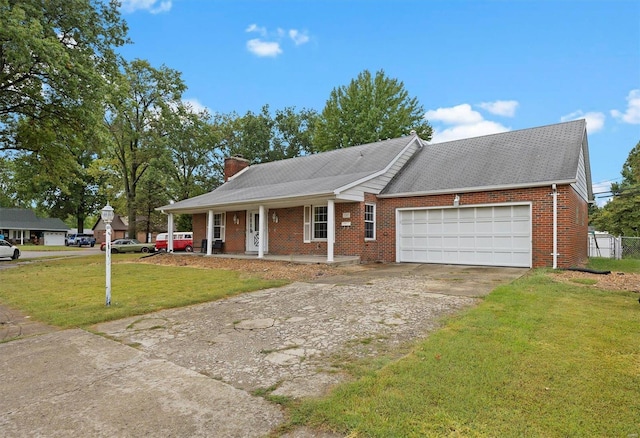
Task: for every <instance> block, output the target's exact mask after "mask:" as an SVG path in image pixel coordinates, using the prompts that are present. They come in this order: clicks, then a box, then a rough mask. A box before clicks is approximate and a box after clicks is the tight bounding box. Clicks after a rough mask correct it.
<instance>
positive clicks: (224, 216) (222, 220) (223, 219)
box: [220, 213, 227, 242]
mask: <svg viewBox="0 0 640 438" xmlns="http://www.w3.org/2000/svg"><path fill="white" fill-rule="evenodd" d="M226 225H227V213H221V214H220V240H222V241H223V242H224V230H225V228H226Z"/></svg>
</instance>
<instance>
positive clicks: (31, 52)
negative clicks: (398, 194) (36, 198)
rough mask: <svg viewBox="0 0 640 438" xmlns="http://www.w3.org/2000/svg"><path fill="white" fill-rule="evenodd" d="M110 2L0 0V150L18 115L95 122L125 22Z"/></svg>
mask: <svg viewBox="0 0 640 438" xmlns="http://www.w3.org/2000/svg"><path fill="white" fill-rule="evenodd" d="M118 5H119V3H118V2H117V1H115V0H114V1H108V2H106V3H105V2H104V1H101V0H47V1H41V0H0V150H10V149H16V148H19V147H24V144H23V145H22V146H20V145H17V144H16V142H15V140H16V130H17V129H18V123H19V122H20V121H21V120H24V119H27V120H29V123H31V124H33V125H37V124H40V123H42V122H43V121H48V123H49V125H50V126H53V125H55V126H59V127H62V126H72V127H74V128H75V129H76V130H82V129H84V128H85V127H87V126H91V125H93V124H95V123H96V121H99V120H100V117H101V115H100V114H101V111H102V103H103V96H104V92H105V87H104V86H105V77H106V76H107V74H108V72H109V71H111V70H112V69H113V68H115V67H116V66H117V61H118V58H119V57H118V55H117V54H116V53H115V52H114V48H115V47H118V46H121V45H123V44H124V43H125V42H127V40H126V32H127V27H126V24H125V23H124V21H122V19H121V17H120V14H119V12H118Z"/></svg>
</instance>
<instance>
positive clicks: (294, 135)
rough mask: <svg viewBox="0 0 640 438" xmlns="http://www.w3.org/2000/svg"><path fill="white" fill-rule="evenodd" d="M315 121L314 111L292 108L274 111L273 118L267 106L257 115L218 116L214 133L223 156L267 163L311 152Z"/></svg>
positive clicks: (248, 113) (250, 113)
mask: <svg viewBox="0 0 640 438" xmlns="http://www.w3.org/2000/svg"><path fill="white" fill-rule="evenodd" d="M317 117H318V116H317V113H316V112H315V111H313V110H307V109H303V110H301V111H300V112H297V111H296V109H295V108H292V107H286V108H285V109H283V110H276V112H275V117H274V116H272V115H271V112H270V111H269V105H264V106H263V107H262V109H261V110H260V113H258V114H254V113H253V112H251V111H248V112H247V113H246V114H245V115H244V116H242V117H240V116H238V115H237V114H235V113H232V114H228V115H223V116H219V117H217V118H216V119H215V121H214V126H215V128H214V130H215V132H216V136H217V142H218V146H219V149H220V151H221V153H222V154H223V155H224V156H230V155H241V156H242V157H244V158H246V159H248V160H249V161H251V162H252V163H266V162H269V161H276V160H283V159H285V158H293V157H297V156H299V155H301V154H304V153H309V152H311V151H312V150H313V145H312V137H313V129H314V127H315V122H316V119H317Z"/></svg>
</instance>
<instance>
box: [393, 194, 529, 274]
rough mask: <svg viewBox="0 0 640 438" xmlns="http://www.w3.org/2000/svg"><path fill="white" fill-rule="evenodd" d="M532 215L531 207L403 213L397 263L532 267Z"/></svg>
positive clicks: (401, 213)
mask: <svg viewBox="0 0 640 438" xmlns="http://www.w3.org/2000/svg"><path fill="white" fill-rule="evenodd" d="M530 210H531V209H530V206H528V205H521V206H492V207H461V208H443V209H423V210H401V211H400V212H399V221H398V222H399V224H400V225H399V226H400V229H399V236H400V238H399V250H398V254H399V261H401V262H409V261H411V262H419V263H451V264H473V265H487V266H521V267H529V266H530V265H531V219H530ZM416 218H417V219H416ZM421 221H426V223H420V222H421Z"/></svg>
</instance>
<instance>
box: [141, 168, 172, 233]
mask: <svg viewBox="0 0 640 438" xmlns="http://www.w3.org/2000/svg"><path fill="white" fill-rule="evenodd" d="M137 197H138V200H137V206H138V215H139V216H138V219H137V222H138V224H137V225H138V227H140V230H144V232H145V242H150V236H151V233H153V232H154V231H160V230H166V229H167V219H166V216H164V215H163V214H162V213H160V212H159V211H156V207H158V206H160V205H166V204H168V203H169V195H168V194H167V175H166V173H164V172H162V170H160V169H157V168H150V169H149V170H148V171H147V172H145V174H144V176H143V177H142V179H141V180H140V185H139V187H138V192H137Z"/></svg>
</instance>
